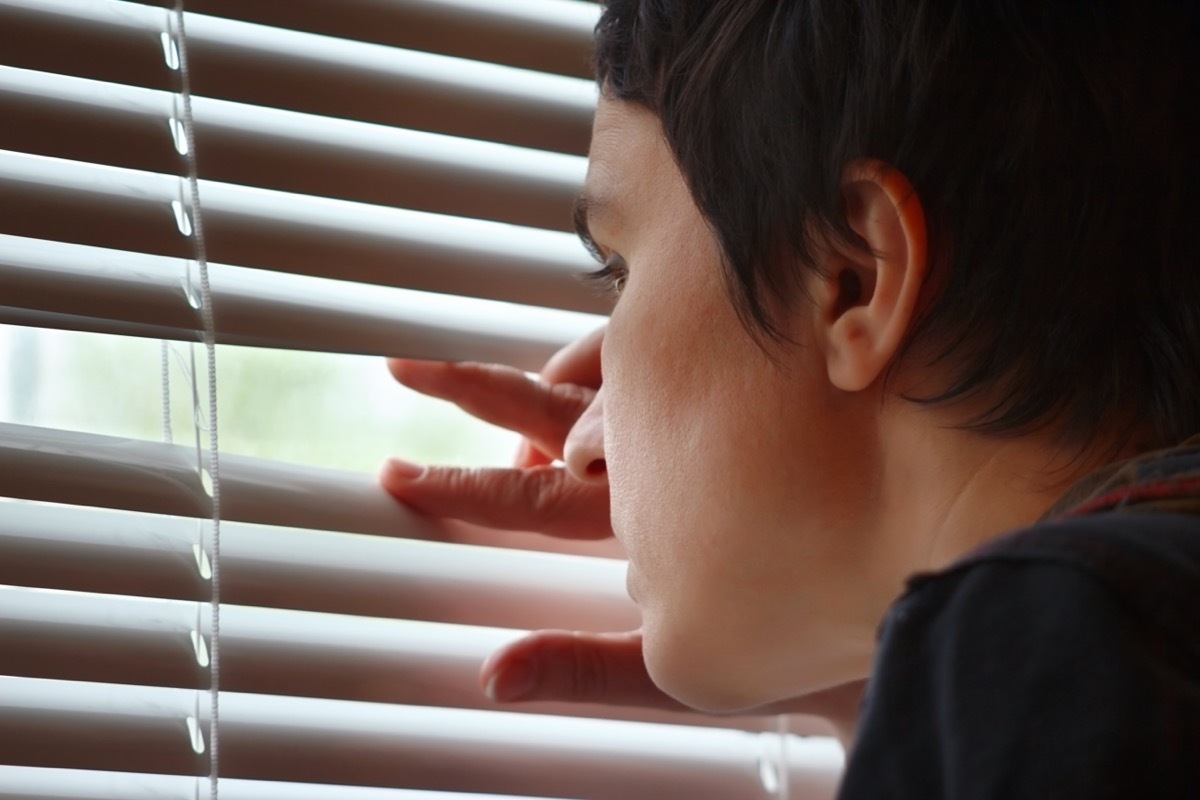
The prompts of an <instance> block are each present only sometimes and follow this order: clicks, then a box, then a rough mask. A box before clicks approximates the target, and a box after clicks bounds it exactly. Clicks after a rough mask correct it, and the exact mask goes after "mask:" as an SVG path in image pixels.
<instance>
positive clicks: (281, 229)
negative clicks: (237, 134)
mask: <svg viewBox="0 0 1200 800" xmlns="http://www.w3.org/2000/svg"><path fill="white" fill-rule="evenodd" d="M0 190H2V191H3V192H4V193H5V194H7V195H8V198H7V202H10V203H18V204H19V203H22V202H27V203H29V204H36V205H34V208H36V207H38V206H40V207H41V208H42V209H43V211H41V212H40V213H41V214H42V216H43V218H44V219H45V224H47V225H49V224H50V222H51V221H52V220H55V219H56V218H57V217H56V215H58V216H63V215H65V216H68V217H69V216H73V215H74V214H75V213H78V214H87V213H89V210H90V209H93V208H104V209H105V210H106V211H109V212H112V213H117V212H118V211H119V210H122V209H123V210H125V212H127V215H128V217H129V220H130V223H129V227H130V231H129V232H128V234H127V236H128V238H129V239H130V240H131V241H130V243H129V244H130V245H132V244H133V242H134V241H136V237H137V234H138V233H139V232H140V231H141V230H144V229H145V228H147V227H151V228H154V227H155V221H156V220H157V221H158V222H157V224H158V230H160V231H165V230H166V226H171V227H174V226H175V225H176V222H175V221H174V217H175V215H176V213H177V211H176V209H174V208H173V206H172V203H180V202H181V200H182V198H183V197H184V196H185V195H184V193H183V185H182V183H181V179H180V178H177V177H174V176H170V175H159V174H154V173H148V172H141V171H138V170H129V169H121V168H117V167H108V166H101V165H96V164H82V163H79V162H74V161H64V160H62V159H57V158H49V157H45V156H35V155H28V154H24V153H13V152H9V151H0ZM22 198H28V199H27V200H26V199H22ZM200 198H201V200H200V202H201V204H202V206H203V213H204V225H205V232H206V237H207V239H208V247H209V253H210V258H211V260H214V261H222V260H224V261H227V262H230V263H235V264H240V265H244V266H252V267H265V268H267V269H276V270H280V271H285V272H299V273H305V274H312V275H317V276H320V277H330V278H339V279H342V280H352V281H362V282H366V283H379V284H383V285H390V286H401V287H405V288H410V289H421V290H426V291H435V292H444V293H447V294H456V295H468V296H472V297H482V298H489V299H495V300H505V301H509V302H514V303H523V304H529V305H543V306H551V307H558V308H564V309H569V310H574V311H585V312H591V313H604V312H605V311H607V308H608V305H609V301H607V300H605V299H603V298H601V297H599V296H597V295H596V294H595V293H594V292H590V291H588V289H587V288H586V287H585V286H583V285H582V284H581V282H580V280H579V277H578V276H579V275H580V273H582V272H584V271H586V270H588V269H591V268H593V267H594V265H593V264H592V262H591V260H590V259H589V258H588V256H587V254H586V253H585V252H584V250H583V248H582V247H580V245H579V242H578V241H577V240H576V239H575V237H574V236H572V235H570V234H567V233H563V232H558V231H548V230H542V229H538V228H523V227H519V226H514V225H506V224H503V223H497V222H489V221H485V220H475V219H465V218H460V217H448V216H444V215H440V214H430V213H426V212H420V211H411V210H408V209H396V208H385V207H382V206H374V205H367V204H363V203H353V202H349V201H344V200H335V199H330V198H323V197H312V196H305V195H294V194H289V193H286V192H277V191H272V190H267V189H256V188H251V187H243V186H235V185H232V184H227V183H218V182H214V181H201V182H200ZM36 213H38V212H34V211H31V212H30V216H35V215H36ZM58 224H59V225H61V219H58ZM178 241H179V242H180V243H182V242H183V241H185V239H184V238H183V237H182V235H180V236H179V237H178Z"/></svg>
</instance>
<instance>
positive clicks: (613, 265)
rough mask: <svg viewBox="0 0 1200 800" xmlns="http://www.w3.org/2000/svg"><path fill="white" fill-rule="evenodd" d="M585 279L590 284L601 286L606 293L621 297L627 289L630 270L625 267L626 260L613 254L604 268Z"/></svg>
mask: <svg viewBox="0 0 1200 800" xmlns="http://www.w3.org/2000/svg"><path fill="white" fill-rule="evenodd" d="M583 277H584V280H586V281H587V282H588V283H591V284H594V285H596V286H599V287H600V288H601V289H603V290H604V291H605V292H606V293H608V294H615V295H619V294H621V292H622V291H623V290H624V289H625V281H626V280H628V278H629V268H628V267H626V266H625V259H623V258H621V256H619V255H617V254H616V253H613V254H612V255H610V256H609V257H608V258H607V259H606V260H605V262H604V266H603V267H601V268H600V269H598V270H596V271H595V272H589V273H587V274H586V275H584V276H583Z"/></svg>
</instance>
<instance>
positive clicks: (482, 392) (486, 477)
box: [380, 328, 612, 539]
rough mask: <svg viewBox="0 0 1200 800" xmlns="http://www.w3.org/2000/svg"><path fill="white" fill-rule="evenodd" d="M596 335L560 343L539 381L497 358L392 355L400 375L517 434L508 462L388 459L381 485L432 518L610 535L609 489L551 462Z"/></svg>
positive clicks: (590, 370) (578, 397) (569, 534)
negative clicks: (488, 465)
mask: <svg viewBox="0 0 1200 800" xmlns="http://www.w3.org/2000/svg"><path fill="white" fill-rule="evenodd" d="M603 338H604V329H603V328H601V329H599V330H597V331H595V332H593V333H592V334H589V335H588V336H585V337H583V338H582V339H580V340H579V341H577V342H574V343H573V344H570V345H568V346H566V347H565V348H563V349H562V350H560V351H559V352H558V353H556V354H555V355H554V356H553V357H552V358H551V359H550V360H549V361H548V362H547V363H546V367H545V368H544V369H543V370H542V376H541V380H540V381H535V380H531V379H530V378H528V377H526V375H525V373H523V372H521V371H520V370H517V369H514V368H512V367H505V366H499V365H496V364H474V363H454V362H435V361H412V360H407V359H390V360H389V361H388V367H389V369H390V370H391V372H392V375H393V376H394V377H395V378H396V379H397V380H398V381H399V382H400V383H402V384H404V385H405V386H407V387H409V388H410V389H414V390H416V391H418V392H421V393H423V394H427V395H430V396H432V397H438V398H441V399H443V400H449V401H451V402H453V403H455V404H456V405H458V406H459V407H460V408H462V409H463V410H464V411H466V412H468V413H469V414H472V415H473V416H476V417H478V418H479V419H482V420H484V421H485V422H490V423H492V424H494V425H499V426H501V427H503V428H507V429H509V430H512V431H516V432H517V433H520V434H521V435H522V436H523V437H524V440H523V441H522V446H521V450H520V452H519V453H518V454H517V459H516V468H515V469H464V468H459V467H424V468H422V467H418V466H416V465H413V464H408V463H405V462H401V461H395V460H393V461H389V462H388V463H387V464H385V465H384V468H383V470H382V472H381V474H380V482H381V483H382V485H383V487H384V488H385V489H386V490H387V491H388V492H390V493H391V494H392V495H393V496H394V497H396V499H398V500H400V501H402V502H403V503H405V504H406V505H409V506H412V507H413V508H415V509H416V510H418V511H421V512H423V513H425V514H428V515H430V516H435V517H451V518H454V519H460V520H464V521H467V522H473V523H476V524H479V525H485V526H487V527H491V528H501V529H504V530H520V531H539V532H541V533H544V534H548V535H550V536H556V537H561V538H566V539H604V538H608V537H611V536H612V527H611V526H610V524H609V517H608V487H607V486H606V485H603V484H597V483H584V482H583V481H578V480H575V479H574V478H572V477H571V475H570V474H569V473H568V472H567V471H566V470H565V469H563V468H561V467H553V466H550V464H551V462H552V461H554V460H556V459H562V458H563V449H564V445H565V443H566V440H567V436H568V434H570V432H571V429H572V427H573V426H574V425H575V423H576V421H577V420H578V419H579V418H580V416H581V415H582V414H583V412H584V411H585V410H586V409H587V407H588V406H589V405H590V404H591V403H592V401H593V400H594V399H595V397H596V394H597V390H598V389H599V386H600V345H601V343H602V341H603Z"/></svg>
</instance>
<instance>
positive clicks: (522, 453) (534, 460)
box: [513, 439, 553, 468]
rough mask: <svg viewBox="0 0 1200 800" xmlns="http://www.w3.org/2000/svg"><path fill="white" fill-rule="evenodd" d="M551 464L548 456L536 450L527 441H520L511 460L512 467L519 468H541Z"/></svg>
mask: <svg viewBox="0 0 1200 800" xmlns="http://www.w3.org/2000/svg"><path fill="white" fill-rule="evenodd" d="M551 463H553V459H552V458H550V456H548V455H546V454H545V453H543V452H542V451H541V450H538V449H537V448H536V447H534V446H533V444H532V443H531V442H530V441H529V440H528V439H522V440H521V444H520V445H518V446H517V454H516V456H515V457H514V458H513V466H514V467H519V468H528V467H542V466H546V465H548V464H551Z"/></svg>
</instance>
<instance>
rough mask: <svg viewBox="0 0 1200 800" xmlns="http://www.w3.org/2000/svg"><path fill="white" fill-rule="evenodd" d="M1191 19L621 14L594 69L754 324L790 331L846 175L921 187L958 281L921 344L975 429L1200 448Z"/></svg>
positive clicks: (675, 3)
mask: <svg viewBox="0 0 1200 800" xmlns="http://www.w3.org/2000/svg"><path fill="white" fill-rule="evenodd" d="M1197 5H1200V4H1196V3H1192V2H1186V3H1185V2H1168V1H1167V0H1126V1H1125V2H1093V3H1088V2H1067V1H1066V0H991V1H990V2H989V1H988V0H974V1H973V2H957V3H941V2H931V1H930V0H608V2H607V3H606V4H605V8H604V11H603V15H602V17H601V20H600V22H599V24H598V26H597V30H596V33H597V49H596V63H597V75H598V79H599V81H600V83H601V85H602V87H603V89H604V90H605V91H606V92H607V93H609V95H610V96H613V97H616V98H618V99H622V100H628V101H633V102H636V103H640V104H642V105H644V106H646V107H648V108H649V109H650V110H652V111H654V112H655V113H656V114H657V115H658V116H659V118H660V119H661V121H662V125H663V129H664V132H665V135H666V138H667V140H668V142H669V144H670V146H671V148H672V150H673V152H674V155H675V158H676V160H677V162H678V164H679V167H680V169H681V171H682V173H683V176H684V178H685V180H686V181H687V183H688V186H689V188H690V190H691V192H692V195H693V197H694V199H695V201H696V204H697V205H698V207H699V208H700V210H701V211H702V213H703V214H704V215H705V217H706V219H707V220H708V222H709V224H710V226H711V227H712V229H713V230H714V232H715V234H716V236H717V239H718V241H719V242H720V244H721V246H722V249H723V251H724V257H725V262H726V270H727V278H728V283H729V286H730V290H731V295H732V297H733V299H734V302H735V305H736V307H737V308H738V311H739V313H740V314H741V316H742V319H743V321H744V322H745V324H746V325H747V328H748V329H750V330H751V331H752V332H754V333H756V335H761V334H766V336H767V337H768V338H774V339H778V338H779V337H780V335H781V334H780V329H779V327H778V325H777V320H776V318H775V317H774V316H773V314H772V313H771V312H770V311H769V310H768V309H770V308H772V303H771V300H772V299H774V300H779V301H783V302H785V303H788V302H792V301H794V299H795V298H794V296H795V295H796V292H797V286H798V283H797V277H798V273H797V267H796V266H794V265H796V264H800V265H803V266H804V267H810V268H811V266H812V265H813V263H814V258H813V254H814V252H815V250H814V247H815V246H816V245H817V244H818V240H819V239H821V238H824V237H831V238H833V239H836V240H841V241H844V242H847V243H850V244H854V245H857V246H862V242H861V240H860V239H859V238H858V237H857V236H856V235H855V234H854V233H853V231H851V230H850V229H849V226H848V224H847V223H846V220H845V217H844V214H843V206H842V203H843V198H842V190H841V176H842V171H843V168H844V166H845V165H846V164H848V163H849V162H851V161H852V160H855V159H858V158H877V159H881V160H882V161H885V162H887V163H889V164H891V165H893V166H894V167H895V168H897V169H899V170H900V171H901V172H903V173H904V174H905V176H906V177H907V178H908V179H909V181H911V183H912V185H913V186H914V187H915V190H916V193H917V195H918V196H919V198H920V201H921V203H922V206H923V208H924V210H925V215H926V220H927V223H928V225H929V229H930V248H931V265H930V266H931V269H932V270H933V271H934V274H935V275H936V276H937V280H938V282H939V285H940V286H942V287H943V288H942V289H941V290H940V294H939V295H938V297H937V298H936V300H935V302H934V303H933V304H932V306H931V307H930V308H929V309H928V310H927V312H926V313H925V314H924V315H923V316H922V317H921V318H920V319H919V320H918V322H917V324H916V326H915V327H914V329H913V331H912V332H911V335H910V338H909V340H908V343H907V348H906V352H908V353H910V354H915V353H917V352H920V353H922V354H923V356H922V357H925V358H928V359H930V361H931V363H934V362H936V363H939V364H940V365H942V366H944V367H945V368H946V370H947V373H948V375H949V376H950V379H949V383H948V385H947V386H946V387H945V389H944V391H940V392H938V393H937V394H936V395H935V396H931V397H922V398H917V399H919V401H921V402H947V401H951V400H955V399H959V398H974V399H977V400H982V401H983V402H984V404H985V405H984V408H985V411H984V412H983V413H981V414H980V415H979V416H978V417H976V418H974V419H973V420H972V421H971V422H970V426H971V427H973V428H975V429H978V430H982V431H987V432H992V433H1015V432H1022V431H1027V430H1030V429H1032V428H1035V427H1038V426H1041V425H1044V424H1048V423H1054V424H1056V425H1060V426H1061V429H1062V431H1063V432H1064V434H1066V435H1067V436H1069V437H1070V438H1071V439H1074V440H1076V441H1080V442H1087V441H1089V440H1090V439H1092V438H1093V437H1095V436H1096V435H1097V434H1098V433H1100V432H1101V431H1103V430H1105V429H1106V428H1108V429H1111V428H1113V427H1117V428H1118V429H1119V428H1120V427H1121V426H1123V427H1125V428H1126V429H1128V430H1132V429H1133V428H1134V427H1138V428H1146V429H1148V433H1149V435H1150V436H1152V437H1154V438H1155V439H1156V440H1157V441H1158V442H1160V443H1174V442H1175V441H1178V440H1181V439H1183V438H1185V437H1186V436H1188V435H1191V434H1194V433H1197V432H1200V265H1198V264H1197V259H1196V257H1195V255H1194V253H1195V245H1194V243H1193V238H1194V237H1195V236H1196V231H1197V228H1198V227H1200V204H1198V202H1197V198H1200V161H1198V153H1200V126H1198V125H1197V118H1198V117H1200V92H1198V91H1197V88H1198V86H1200V36H1198V29H1200V24H1198V22H1197V11H1196V10H1195V6H1197Z"/></svg>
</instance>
